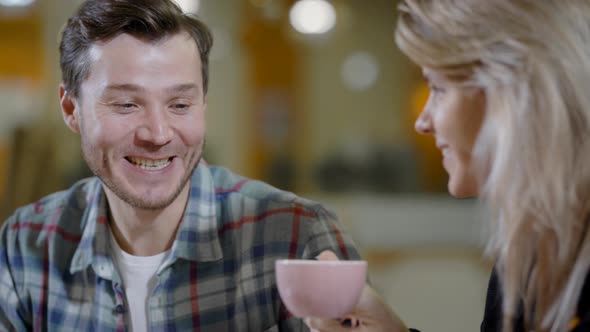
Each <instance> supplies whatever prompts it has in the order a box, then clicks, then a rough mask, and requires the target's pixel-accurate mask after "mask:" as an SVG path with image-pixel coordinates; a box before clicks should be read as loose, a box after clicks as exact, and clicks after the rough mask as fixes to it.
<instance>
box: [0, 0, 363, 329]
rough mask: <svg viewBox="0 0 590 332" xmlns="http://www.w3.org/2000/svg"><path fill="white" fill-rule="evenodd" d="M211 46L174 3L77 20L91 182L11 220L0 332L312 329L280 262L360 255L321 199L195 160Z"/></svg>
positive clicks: (77, 81) (66, 104) (71, 64)
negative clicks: (292, 299) (292, 304)
mask: <svg viewBox="0 0 590 332" xmlns="http://www.w3.org/2000/svg"><path fill="white" fill-rule="evenodd" d="M211 44H212V38H211V35H210V32H209V30H208V29H207V27H206V26H205V25H204V24H203V23H201V22H200V21H199V20H197V19H196V18H194V17H191V16H188V15H184V14H182V12H181V10H180V9H179V8H178V7H177V6H176V5H175V4H173V3H172V2H171V1H170V0H89V1H86V2H85V3H83V4H82V5H81V7H80V9H79V10H78V12H77V13H76V14H75V15H74V16H73V17H72V18H71V19H70V20H69V21H68V23H67V25H66V27H65V29H64V31H63V35H62V40H61V45H60V53H61V58H60V59H61V68H62V74H63V83H62V84H61V86H60V88H59V96H60V104H61V108H62V111H63V112H62V113H63V118H64V121H65V123H66V125H67V126H68V127H69V128H70V129H71V130H72V131H74V132H75V133H78V134H80V136H81V142H82V152H83V155H84V159H85V160H86V162H87V163H88V165H89V167H90V169H91V170H92V171H93V173H94V174H95V175H96V177H94V178H90V179H86V180H82V181H81V182H79V183H77V184H75V185H74V186H73V187H72V188H70V189H69V190H67V191H64V192H59V193H56V194H53V195H51V196H48V197H46V198H44V199H42V200H40V201H39V202H37V203H35V204H32V205H29V206H26V207H23V208H21V209H19V210H17V211H16V212H15V213H14V215H13V216H12V217H11V218H10V219H8V221H6V222H5V224H4V225H3V227H2V230H1V232H0V330H9V331H10V330H16V331H25V330H48V331H112V330H117V331H123V330H134V331H146V330H151V331H164V330H166V331H168V330H170V331H189V330H190V331H198V330H206V331H278V330H297V331H299V330H302V329H306V328H305V327H304V325H303V323H302V322H301V321H300V320H299V319H296V318H294V317H292V316H291V315H290V314H289V313H288V311H287V310H286V309H285V308H284V307H283V305H282V303H281V301H280V298H279V296H278V292H277V290H276V285H275V278H274V261H275V260H276V259H279V258H305V259H313V258H314V257H316V256H317V255H318V254H320V253H321V252H323V251H324V250H330V251H333V252H335V253H336V254H337V255H338V256H339V257H340V258H342V259H355V258H358V253H357V252H356V250H355V249H354V247H353V246H352V244H351V242H350V240H349V238H348V236H346V235H345V234H344V233H343V232H342V229H341V227H340V225H339V224H338V222H337V221H336V220H335V218H334V216H333V215H332V214H330V213H329V212H327V211H326V210H325V209H324V208H322V207H321V206H320V205H318V204H316V203H313V202H310V201H307V200H304V199H301V198H298V197H296V196H295V195H293V194H290V193H286V192H283V191H279V190H277V189H274V188H272V187H270V186H268V185H265V184H263V183H260V182H256V181H250V180H248V179H245V178H242V177H239V176H237V175H234V174H232V173H231V172H230V171H228V170H226V169H223V168H215V167H209V166H208V165H207V164H206V163H205V162H204V161H202V160H201V154H202V151H203V145H204V142H205V117H204V114H205V109H206V106H207V82H208V80H207V78H208V59H207V57H208V54H209V49H210V47H211Z"/></svg>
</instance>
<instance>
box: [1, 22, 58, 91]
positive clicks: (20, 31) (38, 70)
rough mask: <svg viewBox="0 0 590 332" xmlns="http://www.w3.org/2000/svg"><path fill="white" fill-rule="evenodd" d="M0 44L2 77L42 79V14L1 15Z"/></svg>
mask: <svg viewBox="0 0 590 332" xmlns="http://www.w3.org/2000/svg"><path fill="white" fill-rule="evenodd" d="M56 42H57V36H56ZM0 45H2V51H1V52H0V79H10V78H28V79H32V80H40V79H42V78H43V71H44V66H43V65H44V59H45V57H44V49H43V33H42V22H41V18H40V17H39V15H37V14H35V13H33V14H31V15H28V16H24V17H14V18H11V17H2V16H0Z"/></svg>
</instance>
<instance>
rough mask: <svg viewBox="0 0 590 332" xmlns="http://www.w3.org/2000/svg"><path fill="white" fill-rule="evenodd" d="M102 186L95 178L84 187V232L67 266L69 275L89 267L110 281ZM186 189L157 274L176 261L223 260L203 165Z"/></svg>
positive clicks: (210, 181) (208, 175)
mask: <svg viewBox="0 0 590 332" xmlns="http://www.w3.org/2000/svg"><path fill="white" fill-rule="evenodd" d="M102 186H103V184H102V181H100V180H99V179H98V178H96V179H94V180H93V181H91V182H90V183H89V184H88V191H87V194H86V209H85V211H84V216H83V218H82V221H81V227H83V228H84V230H83V234H82V238H81V240H80V243H79V245H78V248H77V249H76V252H75V253H74V256H73V259H72V263H71V265H70V273H72V274H73V273H75V272H78V271H82V270H84V269H86V268H87V267H88V266H89V265H92V267H93V269H94V270H95V273H96V274H97V275H99V276H100V277H102V278H105V279H111V278H112V276H113V274H114V265H113V262H112V259H111V255H110V250H109V246H110V245H109V241H110V240H109V232H110V230H109V223H108V215H109V214H108V204H107V199H106V195H105V193H104V189H103V187H102ZM190 186H191V187H190V191H189V199H188V203H187V206H186V208H185V210H184V214H183V216H182V221H181V223H180V227H179V229H178V232H177V233H176V239H175V241H174V244H173V245H172V249H171V253H170V255H168V258H167V259H166V261H164V263H163V264H162V266H161V267H160V270H162V269H165V268H166V267H168V266H170V265H171V264H173V263H174V262H175V261H176V260H177V259H185V260H189V261H198V262H207V261H217V260H221V259H222V258H223V254H222V250H221V244H220V242H219V237H218V225H217V217H216V195H215V187H214V184H213V177H212V174H211V172H210V170H209V167H208V166H207V164H206V163H205V162H204V161H202V162H201V163H200V164H199V166H198V167H197V168H196V169H195V171H194V172H193V175H192V177H191V179H190Z"/></svg>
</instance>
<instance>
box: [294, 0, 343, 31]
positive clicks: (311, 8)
mask: <svg viewBox="0 0 590 332" xmlns="http://www.w3.org/2000/svg"><path fill="white" fill-rule="evenodd" d="M289 21H290V22H291V25H292V26H293V28H295V30H297V31H299V32H301V33H307V34H321V33H325V32H328V31H330V30H331V29H332V28H333V27H334V25H335V24H336V11H335V10H334V6H332V4H331V3H329V2H328V1H326V0H300V1H297V2H296V3H295V4H294V5H293V7H291V11H290V12H289Z"/></svg>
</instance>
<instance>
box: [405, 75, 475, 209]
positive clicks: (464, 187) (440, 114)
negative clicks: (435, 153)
mask: <svg viewBox="0 0 590 332" xmlns="http://www.w3.org/2000/svg"><path fill="white" fill-rule="evenodd" d="M424 77H425V78H426V80H427V81H428V85H429V87H430V95H429V97H428V102H427V103H426V106H425V107H424V109H423V110H422V113H421V114H420V116H419V117H418V119H417V120H416V123H415V128H416V131H417V132H418V133H420V134H425V135H433V136H434V137H435V139H436V146H437V148H438V149H439V150H441V152H442V154H443V166H444V168H445V170H446V171H447V173H448V174H449V182H448V185H447V187H448V190H449V193H450V194H451V195H453V196H455V197H457V198H468V197H475V196H477V195H478V193H479V188H478V183H479V181H478V180H477V178H476V174H477V173H478V172H477V170H476V169H475V165H476V163H475V162H474V160H473V147H474V145H475V142H476V140H477V137H478V135H479V131H480V128H481V125H482V122H483V120H484V115H485V105H486V101H485V93H484V92H483V90H481V89H476V88H466V87H458V86H456V85H453V84H450V83H449V82H448V81H446V80H445V79H444V77H443V76H442V75H441V74H439V73H436V72H435V71H432V70H429V69H424Z"/></svg>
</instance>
